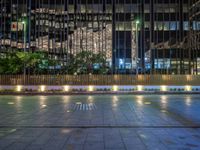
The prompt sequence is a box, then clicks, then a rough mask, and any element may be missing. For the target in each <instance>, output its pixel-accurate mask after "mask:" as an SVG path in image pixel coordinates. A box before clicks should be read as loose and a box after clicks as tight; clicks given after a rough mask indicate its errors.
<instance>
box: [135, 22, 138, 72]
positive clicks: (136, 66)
mask: <svg viewBox="0 0 200 150" xmlns="http://www.w3.org/2000/svg"><path fill="white" fill-rule="evenodd" d="M135 24H136V34H135V36H136V56H135V57H136V75H138V23H137V21H136V23H135Z"/></svg>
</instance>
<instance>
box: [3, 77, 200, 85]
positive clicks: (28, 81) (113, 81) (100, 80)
mask: <svg viewBox="0 0 200 150" xmlns="http://www.w3.org/2000/svg"><path fill="white" fill-rule="evenodd" d="M0 85H200V76H198V75H26V76H25V77H24V75H0Z"/></svg>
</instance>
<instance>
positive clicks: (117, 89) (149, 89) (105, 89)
mask: <svg viewBox="0 0 200 150" xmlns="http://www.w3.org/2000/svg"><path fill="white" fill-rule="evenodd" d="M138 92H140V93H200V86H188V85H187V86H142V85H137V86H127V85H124V86H123V85H120V86H118V85H113V86H91V85H90V86H83V85H82V86H46V85H40V86H35V85H29V86H21V85H18V86H6V85H4V86H0V93H1V94H4V93H57V94H59V93H62V94H69V93H138Z"/></svg>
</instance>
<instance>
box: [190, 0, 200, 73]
mask: <svg viewBox="0 0 200 150" xmlns="http://www.w3.org/2000/svg"><path fill="white" fill-rule="evenodd" d="M189 20H190V35H189V51H190V57H191V60H192V61H191V62H190V70H191V73H192V74H198V75H199V74H200V0H191V1H190V13H189Z"/></svg>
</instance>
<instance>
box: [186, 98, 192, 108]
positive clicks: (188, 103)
mask: <svg viewBox="0 0 200 150" xmlns="http://www.w3.org/2000/svg"><path fill="white" fill-rule="evenodd" d="M191 102H192V100H191V97H189V96H188V97H186V99H185V104H186V105H187V106H190V105H191Z"/></svg>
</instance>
